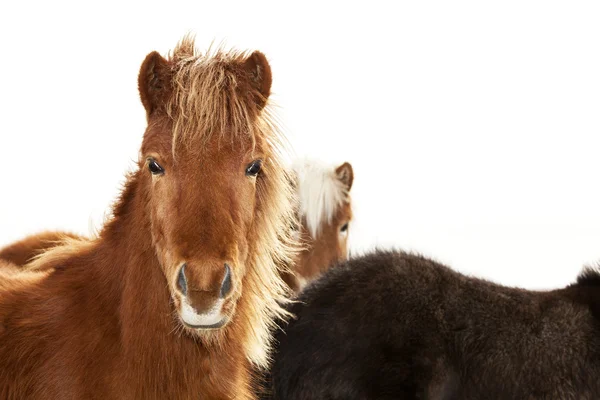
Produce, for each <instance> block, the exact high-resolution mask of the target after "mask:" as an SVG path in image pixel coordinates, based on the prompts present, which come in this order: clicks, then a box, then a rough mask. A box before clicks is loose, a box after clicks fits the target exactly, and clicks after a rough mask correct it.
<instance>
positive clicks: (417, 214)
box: [0, 0, 600, 288]
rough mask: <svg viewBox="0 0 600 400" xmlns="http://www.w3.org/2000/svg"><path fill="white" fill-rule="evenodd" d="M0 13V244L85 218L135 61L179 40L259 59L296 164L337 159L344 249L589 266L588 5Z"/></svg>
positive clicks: (130, 88)
mask: <svg viewBox="0 0 600 400" xmlns="http://www.w3.org/2000/svg"><path fill="white" fill-rule="evenodd" d="M1 4H2V5H0V51H1V56H0V57H1V58H0V79H1V82H2V86H1V89H0V113H1V114H0V117H1V118H0V155H1V156H2V158H1V159H0V167H1V169H0V171H1V173H2V184H1V186H0V191H1V193H0V245H2V244H6V243H8V242H10V241H12V240H15V239H18V238H19V237H21V236H23V235H25V234H28V233H32V232H35V231H39V230H42V229H67V230H71V231H75V232H79V233H84V234H85V233H88V232H89V230H88V229H89V226H90V224H91V225H94V226H98V225H99V224H100V223H101V221H102V219H103V215H104V213H105V212H106V211H107V210H108V209H109V206H110V204H111V202H112V201H113V200H114V199H115V197H116V195H117V193H118V190H119V189H120V184H121V183H122V181H123V176H124V172H125V171H126V170H127V169H128V168H131V166H132V165H133V162H132V160H134V159H136V158H137V151H138V148H139V145H140V142H141V137H142V134H143V131H144V127H145V115H144V111H143V108H142V106H141V103H140V102H139V99H138V93H137V73H138V68H139V66H140V64H141V62H142V60H143V58H144V56H145V55H146V54H147V53H148V52H150V51H152V50H158V51H160V52H161V53H163V54H165V53H166V52H167V51H168V50H170V49H171V48H172V47H173V46H174V44H175V43H176V42H177V40H179V39H180V38H181V36H182V35H184V34H185V33H186V32H192V33H195V34H196V35H197V43H198V45H199V47H200V48H206V47H207V46H208V45H209V44H210V42H211V41H212V40H216V41H217V42H220V41H222V40H225V41H226V43H227V44H228V45H229V46H233V47H238V48H251V49H259V50H262V51H263V52H264V53H266V55H267V56H268V58H269V59H270V62H271V66H272V69H273V74H274V86H273V91H274V96H273V100H274V101H276V102H277V104H279V106H280V108H281V109H280V112H279V115H280V117H281V119H282V120H283V121H284V123H285V128H286V132H287V133H288V135H289V137H290V139H291V141H292V143H293V145H294V147H295V149H296V152H297V154H298V155H310V156H313V157H319V158H323V159H325V160H328V161H331V162H343V161H346V160H347V161H350V162H351V163H352V164H353V165H354V168H355V173H356V179H355V187H354V189H353V193H354V200H355V203H356V221H355V223H354V225H352V228H351V233H350V234H351V244H352V249H353V251H354V252H362V251H364V250H367V249H370V248H373V247H374V246H376V245H377V246H381V247H390V246H396V247H400V248H404V249H412V250H416V251H420V252H423V253H425V254H426V255H428V256H431V257H433V258H435V259H437V260H440V261H443V262H446V263H449V264H450V265H451V266H453V267H454V268H455V269H458V270H460V271H463V272H465V273H469V274H475V275H478V276H482V277H486V278H489V279H493V280H495V281H497V282H501V283H504V284H507V285H518V286H523V287H527V288H551V287H557V286H563V285H565V284H566V283H569V282H571V281H573V279H574V278H575V276H576V274H577V273H578V271H579V270H580V268H581V267H582V265H583V264H584V263H591V262H595V261H596V260H600V208H599V204H600V184H599V176H600V157H599V151H598V150H599V146H598V145H599V143H600V139H599V137H600V136H599V135H600V23H599V21H600V3H598V2H597V1H571V0H569V1H551V0H544V1H524V0H518V1H502V2H484V1H471V2H466V1H440V2H429V1H414V2H399V1H394V2H392V1H389V2H375V1H368V2H367V1H365V2H363V3H351V2H347V1H346V2H343V3H342V2H340V3H333V2H325V1H318V2H307V1H304V2H296V5H291V2H282V1H278V2H272V3H266V2H257V1H244V2H239V3H230V2H226V1H210V2H202V1H193V2H189V3H180V2H176V1H168V2H167V1H163V2H150V1H144V2H140V3H138V4H135V3H134V2H124V1H118V2H117V1H103V2H96V4H95V5H90V4H91V3H90V2H80V1H79V2H72V3H69V2H65V1H61V0H55V1H38V2H26V1H21V2H16V1H11V2H9V1H5V2H2V3H1Z"/></svg>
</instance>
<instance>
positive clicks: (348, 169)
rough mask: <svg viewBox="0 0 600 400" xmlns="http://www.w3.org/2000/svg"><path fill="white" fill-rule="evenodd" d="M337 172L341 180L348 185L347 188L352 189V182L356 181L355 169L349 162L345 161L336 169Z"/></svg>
mask: <svg viewBox="0 0 600 400" xmlns="http://www.w3.org/2000/svg"><path fill="white" fill-rule="evenodd" d="M335 174H336V176H337V177H338V179H339V180H340V181H342V183H343V184H344V185H345V186H346V190H347V191H350V189H352V183H353V182H354V170H353V169H352V165H350V163H349V162H345V163H343V164H342V165H340V166H339V167H337V168H336V169H335Z"/></svg>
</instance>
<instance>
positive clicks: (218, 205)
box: [139, 53, 271, 332]
mask: <svg viewBox="0 0 600 400" xmlns="http://www.w3.org/2000/svg"><path fill="white" fill-rule="evenodd" d="M242 61H243V62H242ZM181 62H182V61H181V60H180V61H179V64H178V62H177V60H175V61H171V60H170V61H167V60H165V59H163V58H162V57H161V56H160V55H158V54H157V53H152V54H150V55H149V56H148V57H147V59H146V61H145V62H144V64H143V65H142V69H141V71H140V83H139V84H140V93H141V97H142V102H143V103H144V105H145V106H146V110H147V115H148V128H147V130H146V133H145V135H144V141H143V144H142V149H141V153H140V161H139V167H140V172H139V173H142V174H143V175H144V176H143V178H142V179H143V182H145V184H144V186H143V187H144V190H146V192H147V195H146V198H147V205H146V206H147V215H148V216H149V221H150V223H149V229H150V234H151V236H152V242H153V245H154V248H155V251H156V254H157V256H158V259H159V261H160V264H161V266H162V269H163V272H164V275H165V278H166V281H167V286H168V288H169V290H170V293H171V298H172V300H173V303H174V306H175V310H176V312H177V317H178V319H179V320H180V322H181V324H182V325H183V326H184V327H185V328H187V330H190V331H192V332H198V331H199V330H206V329H218V328H221V327H223V326H225V325H226V324H227V323H228V322H229V321H230V320H231V318H232V317H233V315H234V312H235V307H236V303H237V301H238V299H239V298H240V295H241V293H242V282H243V279H244V276H245V275H246V273H247V262H248V255H249V251H250V249H249V246H250V244H251V242H253V241H254V239H255V237H254V235H256V230H255V229H254V228H255V227H254V221H255V219H256V216H257V213H259V212H260V193H261V185H263V184H264V182H263V179H264V178H263V173H264V170H268V168H269V158H270V150H271V149H270V147H269V145H268V143H267V141H266V140H264V138H262V137H261V136H260V135H259V134H256V135H251V134H249V133H248V132H235V130H236V129H244V128H240V127H248V129H251V127H252V123H253V122H255V120H256V118H258V114H259V113H260V111H261V109H262V107H263V106H264V105H265V102H266V99H267V97H268V94H269V90H270V82H271V77H270V69H269V66H268V63H267V61H266V59H265V58H264V56H263V55H262V54H260V53H253V54H252V55H251V56H250V57H249V58H247V59H245V60H240V61H238V62H237V63H236V62H233V61H231V62H230V63H229V64H227V65H225V67H223V66H222V65H221V66H219V65H217V66H216V67H215V65H212V66H211V65H208V66H204V68H213V69H216V71H208V72H203V71H200V72H198V71H194V70H193V68H202V65H201V64H200V66H199V67H194V65H191V66H190V65H189V64H187V68H189V69H190V70H189V71H186V72H184V73H183V75H181V73H180V75H177V74H178V72H177V68H178V67H179V66H181V65H186V64H185V63H184V64H181ZM196 63H197V64H199V62H196ZM219 68H221V69H219ZM194 73H196V74H197V75H198V76H195V77H190V75H193V74H194ZM215 74H221V75H222V76H220V77H219V78H220V80H218V82H219V83H220V84H221V85H222V87H219V88H218V89H219V90H222V91H227V90H231V91H232V92H231V93H230V94H229V96H231V97H232V99H225V100H223V99H221V100H223V102H224V104H221V103H219V101H218V100H219V98H217V97H216V98H211V95H212V94H208V95H207V94H206V93H200V94H199V93H194V91H195V90H206V89H207V88H208V89H210V88H211V83H212V81H210V80H211V79H215V76H214V75H215ZM223 76H224V77H225V78H223ZM203 79H205V80H209V81H210V82H208V83H207V82H205V81H203ZM227 79H229V81H227ZM265 81H266V82H265ZM203 85H204V86H203ZM187 86H190V87H187ZM178 90H180V91H184V93H177V91H178ZM202 96H204V97H202ZM207 96H208V97H207ZM214 96H223V93H221V94H216V95H214ZM181 97H184V99H183V100H181ZM228 100H230V101H228ZM174 103H176V104H175V105H173V104H174ZM188 103H200V105H197V104H196V105H192V106H191V110H186V109H182V107H185V106H186V104H188ZM182 104H183V105H182ZM169 107H171V108H169ZM194 107H196V108H194ZM214 107H220V109H214ZM229 107H238V108H244V107H245V109H242V110H238V111H240V113H241V115H242V116H243V117H245V118H248V119H249V120H248V121H245V123H240V121H229V120H228V118H230V117H231V118H234V116H232V114H231V113H232V111H231V109H229ZM206 110H211V111H212V112H214V113H215V114H214V115H212V116H208V115H206ZM219 113H220V114H219ZM219 115H220V118H221V120H219V121H217V122H218V123H216V124H212V125H211V123H210V122H211V118H212V119H214V118H215V116H219ZM235 116H237V118H238V119H239V114H235ZM203 117H204V118H206V120H202V118H203ZM189 119H193V120H192V121H190V120H189ZM206 121H208V122H206ZM213 122H215V121H213ZM203 130H204V131H203ZM207 131H208V132H207Z"/></svg>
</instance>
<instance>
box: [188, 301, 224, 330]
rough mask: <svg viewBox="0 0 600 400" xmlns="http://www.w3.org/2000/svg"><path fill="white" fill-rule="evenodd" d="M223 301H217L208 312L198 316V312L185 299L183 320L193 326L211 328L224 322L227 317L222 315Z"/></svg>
mask: <svg viewBox="0 0 600 400" xmlns="http://www.w3.org/2000/svg"><path fill="white" fill-rule="evenodd" d="M223 301H224V300H223V299H219V300H217V301H215V304H214V305H213V306H212V307H211V309H210V310H208V312H206V313H203V314H198V313H197V312H196V310H194V308H193V307H192V306H190V304H189V303H188V302H187V299H186V298H185V297H184V298H183V299H182V302H181V304H182V305H181V319H182V320H183V322H185V323H186V324H188V325H191V326H211V325H215V324H218V323H220V322H221V321H223V319H224V318H225V316H224V315H223V314H222V313H221V309H222V307H223Z"/></svg>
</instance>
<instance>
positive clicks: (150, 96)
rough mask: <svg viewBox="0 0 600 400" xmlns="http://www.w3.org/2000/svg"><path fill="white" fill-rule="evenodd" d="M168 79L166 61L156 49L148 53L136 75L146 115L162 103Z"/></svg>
mask: <svg viewBox="0 0 600 400" xmlns="http://www.w3.org/2000/svg"><path fill="white" fill-rule="evenodd" d="M170 80H171V74H170V69H169V63H168V61H167V60H165V59H164V58H163V56H161V55H160V54H159V53H158V52H156V51H153V52H152V53H150V54H148V55H147V56H146V59H145V60H144V62H143V63H142V66H141V67H140V74H139V76H138V88H139V91H140V98H141V100H142V104H143V105H144V108H145V109H146V115H148V116H150V115H151V114H152V113H153V112H155V111H156V110H157V109H159V108H160V107H162V106H163V105H164V103H165V101H166V99H167V96H168V93H169V90H170V84H171V81H170Z"/></svg>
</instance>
